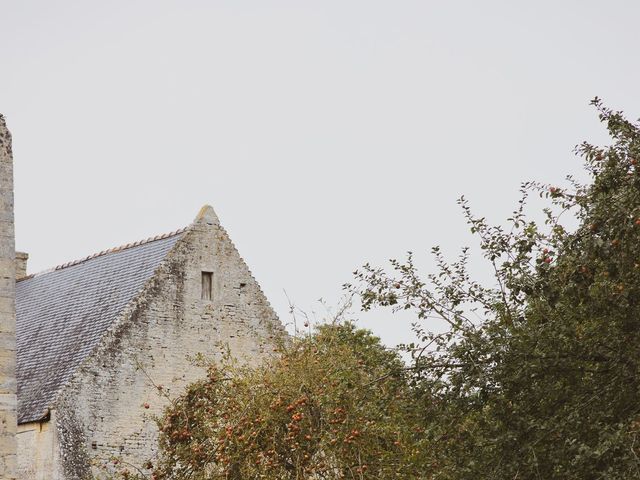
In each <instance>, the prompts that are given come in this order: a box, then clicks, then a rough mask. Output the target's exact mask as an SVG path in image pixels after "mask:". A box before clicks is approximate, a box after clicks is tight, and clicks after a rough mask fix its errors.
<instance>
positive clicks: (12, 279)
mask: <svg viewBox="0 0 640 480" xmlns="http://www.w3.org/2000/svg"><path fill="white" fill-rule="evenodd" d="M13 228H14V227H13V155H12V151H11V134H10V133H9V130H7V126H6V124H5V121H4V117H3V116H2V115H0V478H1V479H14V478H15V468H16V467H15V465H16V418H17V417H16V377H15V365H16V333H15V328H16V317H15V284H16V276H15V263H14V259H15V246H14V229H13Z"/></svg>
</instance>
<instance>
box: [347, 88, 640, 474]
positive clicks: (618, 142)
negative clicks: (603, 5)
mask: <svg viewBox="0 0 640 480" xmlns="http://www.w3.org/2000/svg"><path fill="white" fill-rule="evenodd" d="M592 103H593V105H595V107H596V108H597V109H598V112H599V117H600V119H601V121H602V122H604V123H605V124H606V126H607V129H608V131H609V134H610V136H611V139H612V144H611V145H610V146H607V147H597V146H593V145H590V144H588V143H583V144H581V145H579V146H578V147H576V151H577V153H578V154H579V155H580V156H581V157H582V158H583V159H584V161H585V166H586V169H587V171H588V172H589V174H590V176H591V181H590V182H589V183H588V184H587V185H581V184H579V183H578V182H576V181H575V180H574V179H572V178H571V177H568V179H567V180H568V186H567V188H561V187H558V186H545V185H540V184H536V183H526V184H524V185H523V187H522V193H523V196H522V200H521V201H520V203H519V205H518V208H517V209H516V211H515V212H514V213H513V215H512V217H511V218H509V220H508V226H507V227H501V226H490V225H488V224H487V222H486V221H485V219H484V218H480V217H477V216H474V214H473V213H472V211H471V209H470V207H469V205H468V203H467V202H466V200H464V198H463V199H461V200H460V203H461V206H462V208H463V211H464V214H465V217H466V219H467V221H468V223H469V226H470V228H471V231H472V232H473V233H475V234H476V235H477V236H478V238H479V241H480V247H481V250H482V252H483V255H484V258H485V259H486V260H487V261H488V263H489V265H490V267H491V269H492V271H493V272H494V273H495V277H494V279H495V284H494V285H484V284H482V283H480V282H477V281H475V280H474V279H473V278H472V277H471V275H470V273H469V271H468V267H467V262H468V259H469V252H468V250H464V251H463V252H462V255H461V256H460V258H459V259H458V260H457V261H455V262H453V263H447V262H446V261H445V259H444V257H443V255H442V253H441V252H440V249H438V248H435V249H434V250H433V253H434V255H435V259H436V263H437V266H438V268H437V271H436V273H434V274H431V275H427V276H422V275H421V274H420V272H418V271H417V269H416V267H415V265H414V262H413V257H412V255H411V254H409V256H408V258H407V259H406V260H405V261H393V262H392V267H393V268H392V270H391V271H387V270H386V269H382V268H375V267H372V266H370V265H365V267H364V268H363V269H362V270H360V271H358V272H356V278H357V280H358V283H356V285H355V286H353V287H351V288H353V289H354V290H356V291H357V292H358V293H359V294H360V295H361V299H362V304H363V308H364V309H365V310H368V309H371V308H374V307H378V306H390V307H392V308H394V309H408V310H411V311H413V312H415V314H416V316H417V317H418V319H419V320H420V322H419V323H418V325H417V326H416V332H417V333H418V337H419V341H418V342H416V344H412V345H408V346H406V348H407V349H408V350H409V351H410V352H411V354H412V367H413V372H414V375H413V384H414V387H415V389H414V390H413V391H412V393H413V394H415V395H416V396H417V398H421V399H422V400H421V401H418V400H416V405H419V406H420V407H419V408H421V409H423V411H424V412H427V408H428V409H429V410H428V412H429V414H428V415H426V414H425V415H423V417H422V418H423V420H424V421H423V425H422V427H423V428H424V436H423V438H422V440H421V441H422V442H424V443H422V444H421V445H422V448H421V453H420V455H421V456H422V459H421V461H422V462H423V463H422V465H423V467H424V465H431V466H433V467H434V468H435V469H436V470H435V471H436V472H437V474H435V473H434V474H433V475H431V474H430V473H426V470H425V471H424V476H423V478H434V479H435V478H438V479H479V478H491V479H576V480H577V479H580V480H585V479H610V480H613V479H632V478H640V458H639V455H640V438H639V436H638V435H639V432H640V416H639V414H640V166H639V165H638V160H639V159H640V129H639V127H638V125H637V124H635V123H632V122H630V121H628V120H627V119H626V118H625V117H624V116H623V115H622V113H620V112H613V111H611V110H609V109H607V108H605V107H604V106H603V105H602V103H601V101H600V100H599V99H597V98H596V99H595V100H593V102H592ZM531 193H536V194H539V195H540V196H542V197H544V198H547V199H548V201H549V207H548V208H547V209H545V222H544V224H543V225H538V224H537V223H536V222H534V221H532V220H529V219H528V217H527V215H526V213H525V206H526V201H527V198H528V195H530V194H531ZM569 219H572V220H569ZM567 222H568V223H567ZM572 222H573V224H575V223H576V222H577V225H578V226H577V227H574V228H568V227H567V226H566V225H567V224H571V223H572ZM434 317H436V318H438V319H440V320H444V321H445V322H446V324H447V325H448V329H447V330H446V331H445V332H444V333H434V331H433V329H430V328H429V323H428V322H429V321H430V320H431V319H432V318H434ZM381 478H383V477H381Z"/></svg>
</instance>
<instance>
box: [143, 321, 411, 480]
mask: <svg viewBox="0 0 640 480" xmlns="http://www.w3.org/2000/svg"><path fill="white" fill-rule="evenodd" d="M278 350H279V351H278V352H277V353H278V355H277V356H274V357H272V358H270V359H268V360H267V361H266V362H265V363H263V364H260V365H258V366H246V365H244V366H243V365H239V364H237V363H234V362H232V361H231V360H228V361H226V362H224V363H223V364H222V365H211V366H210V367H209V374H208V377H207V378H206V379H204V380H202V381H200V382H197V383H195V384H193V385H191V386H190V387H189V389H188V390H187V392H186V393H185V394H184V395H182V396H181V397H180V398H178V399H177V400H176V401H175V402H174V403H173V404H172V405H171V407H170V408H169V409H168V410H167V412H166V414H165V416H164V418H162V419H161V420H160V422H159V424H160V430H161V436H160V446H161V450H162V459H161V461H160V463H159V465H157V466H156V467H155V470H154V472H153V477H152V478H154V479H165V478H192V479H252V478H261V479H303V478H322V479H367V478H369V479H378V478H403V479H410V478H421V477H419V476H416V471H419V469H417V468H415V467H414V466H412V465H411V464H410V463H409V462H407V461H406V458H407V457H409V456H410V455H411V453H412V448H414V445H415V443H416V441H417V438H418V437H420V432H419V431H415V429H413V428H412V426H414V425H415V424H416V421H415V419H413V418H412V416H413V415H415V413H416V411H415V409H414V408H412V407H413V406H412V405H411V402H410V398H411V395H410V392H409V386H408V382H407V379H406V374H405V368H404V364H403V363H402V362H401V361H400V360H399V358H398V356H397V354H396V353H393V352H389V351H387V350H386V349H385V348H383V346H382V345H381V344H380V341H379V339H378V338H376V337H374V336H372V335H371V334H370V333H369V332H367V331H365V330H359V329H356V328H355V327H354V326H353V325H352V324H349V323H340V324H330V325H324V326H321V327H319V328H318V329H317V331H316V332H315V333H314V334H311V335H308V336H305V337H301V338H294V339H292V340H291V341H288V342H286V343H284V344H283V345H281V347H280V348H279V349H278Z"/></svg>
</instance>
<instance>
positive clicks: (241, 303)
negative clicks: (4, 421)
mask: <svg viewBox="0 0 640 480" xmlns="http://www.w3.org/2000/svg"><path fill="white" fill-rule="evenodd" d="M203 271H205V272H213V295H212V299H211V300H203V299H201V292H202V272H203ZM274 329H275V330H276V331H279V332H281V331H282V326H281V324H280V322H279V321H278V319H277V317H276V315H275V313H274V312H273V310H272V309H271V307H270V305H269V304H268V302H267V300H266V298H265V297H264V295H263V294H262V292H261V290H260V287H259V286H258V284H257V282H256V281H255V280H254V279H253V277H252V276H251V273H250V272H249V270H248V268H247V266H246V265H245V263H244V262H243V260H242V259H241V258H240V256H239V254H238V252H237V251H236V249H235V247H234V246H233V244H232V243H231V241H230V239H229V237H228V236H227V234H226V232H225V231H224V229H222V228H221V227H220V226H219V224H218V219H217V217H216V216H215V213H213V209H211V207H208V208H206V209H204V210H203V212H201V214H200V215H199V217H198V220H197V221H196V223H194V225H193V226H192V227H191V228H190V230H188V231H187V233H186V234H185V237H184V238H182V239H181V240H180V241H178V243H177V244H176V245H175V246H174V249H173V250H172V252H171V253H170V254H169V255H168V257H167V259H165V262H164V263H163V265H162V266H161V267H160V268H159V271H158V272H157V273H156V275H155V276H154V277H153V278H152V279H151V280H150V282H149V283H148V284H147V285H146V287H145V289H144V292H143V293H142V295H141V296H140V297H139V298H138V299H137V300H136V301H135V302H134V305H131V306H130V308H129V310H128V312H127V315H126V317H125V318H123V319H122V320H121V321H120V322H119V323H118V324H117V325H116V326H115V327H114V328H113V329H111V330H110V331H109V333H108V335H107V338H106V339H105V341H103V343H102V345H101V347H100V349H99V351H97V352H96V353H94V354H93V355H92V356H91V357H90V358H89V359H88V361H86V362H85V363H84V364H83V366H82V367H81V369H80V370H79V372H78V373H77V375H75V377H74V379H73V380H72V382H71V383H70V384H69V385H68V386H67V387H66V388H65V389H64V391H63V394H62V395H61V396H60V397H59V401H58V402H57V403H56V405H55V407H56V412H57V422H56V423H57V425H56V427H57V436H58V441H59V444H60V450H61V453H60V454H61V457H60V462H61V465H62V467H61V468H62V471H63V474H62V477H63V478H65V479H74V480H75V479H85V478H90V475H92V474H93V475H95V476H96V478H107V476H106V475H105V473H104V469H106V470H107V471H109V470H111V471H113V470H114V469H118V470H121V469H123V468H127V464H132V465H136V466H142V465H143V464H144V463H145V462H146V461H147V460H151V461H152V462H153V461H154V460H155V455H156V453H157V452H156V443H157V437H158V432H157V428H156V426H155V423H154V421H153V420H152V419H151V416H152V415H159V414H161V413H162V410H163V408H164V407H165V406H166V405H167V402H168V399H167V398H165V397H163V395H168V396H169V397H171V398H173V397H176V396H177V395H179V394H180V393H181V392H182V391H183V389H184V387H185V386H186V385H187V384H189V383H191V382H193V381H194V380H196V379H198V378H200V377H201V376H202V375H204V371H203V370H202V369H201V368H200V367H196V366H194V365H193V362H192V361H191V360H190V359H189V357H193V356H194V355H195V354H197V353H202V354H204V355H205V356H207V357H209V358H216V356H218V355H220V354H221V350H222V348H223V345H225V344H228V346H229V348H230V349H231V352H232V353H233V354H234V355H235V356H237V357H239V358H243V359H245V360H246V361H248V362H257V361H258V360H259V359H260V358H261V356H262V355H264V354H265V352H266V351H267V349H269V350H270V348H269V344H270V342H269V336H270V335H272V334H273V331H274ZM158 387H161V390H160V389H159V388H158ZM147 405H148V408H145V406H147ZM115 458H118V462H117V464H114V462H113V460H114V459H115ZM52 478H55V477H52Z"/></svg>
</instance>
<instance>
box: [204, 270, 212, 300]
mask: <svg viewBox="0 0 640 480" xmlns="http://www.w3.org/2000/svg"><path fill="white" fill-rule="evenodd" d="M212 285H213V272H202V300H211V288H212Z"/></svg>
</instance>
